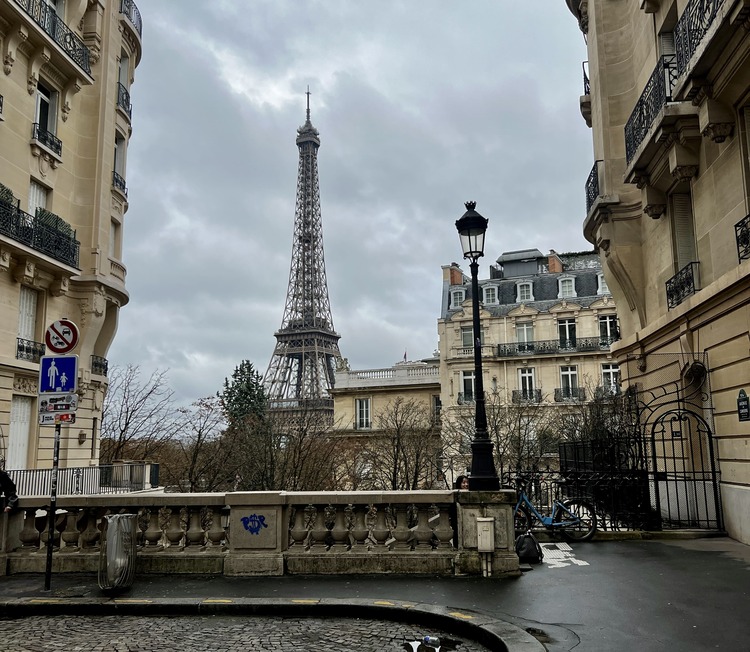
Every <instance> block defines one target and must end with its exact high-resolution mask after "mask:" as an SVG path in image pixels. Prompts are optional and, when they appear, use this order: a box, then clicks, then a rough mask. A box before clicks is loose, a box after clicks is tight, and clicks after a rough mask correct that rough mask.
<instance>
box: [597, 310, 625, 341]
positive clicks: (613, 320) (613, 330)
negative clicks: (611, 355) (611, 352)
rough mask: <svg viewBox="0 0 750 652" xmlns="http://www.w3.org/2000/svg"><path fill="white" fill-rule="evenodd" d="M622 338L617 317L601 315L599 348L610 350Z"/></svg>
mask: <svg viewBox="0 0 750 652" xmlns="http://www.w3.org/2000/svg"><path fill="white" fill-rule="evenodd" d="M619 337H620V334H619V332H618V329H617V317H616V316H615V315H599V346H601V347H603V348H609V345H610V344H612V342H614V341H615V340H617V339H618V338H619Z"/></svg>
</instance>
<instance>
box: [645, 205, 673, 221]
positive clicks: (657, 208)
mask: <svg viewBox="0 0 750 652" xmlns="http://www.w3.org/2000/svg"><path fill="white" fill-rule="evenodd" d="M666 210H667V206H666V205H665V204H646V206H644V207H643V212H644V213H646V215H648V216H649V217H650V218H651V219H653V220H658V219H659V218H660V217H661V216H662V215H664V213H665V212H666Z"/></svg>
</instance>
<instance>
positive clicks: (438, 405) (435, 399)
mask: <svg viewBox="0 0 750 652" xmlns="http://www.w3.org/2000/svg"><path fill="white" fill-rule="evenodd" d="M442 409H443V404H442V402H441V401H440V396H438V395H437V394H433V396H432V419H433V421H435V422H436V423H438V422H439V421H440V413H441V412H442Z"/></svg>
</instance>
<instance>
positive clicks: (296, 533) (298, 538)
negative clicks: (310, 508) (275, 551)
mask: <svg viewBox="0 0 750 652" xmlns="http://www.w3.org/2000/svg"><path fill="white" fill-rule="evenodd" d="M306 511H307V509H306V508H305V507H302V505H297V506H296V507H295V508H294V527H292V529H291V530H290V531H289V534H290V536H291V538H292V546H300V547H302V548H304V547H305V539H307V534H308V532H307V527H305V516H306Z"/></svg>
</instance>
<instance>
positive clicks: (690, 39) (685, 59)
mask: <svg viewBox="0 0 750 652" xmlns="http://www.w3.org/2000/svg"><path fill="white" fill-rule="evenodd" d="M723 3H724V0H691V1H690V2H688V4H687V6H686V7H685V11H683V12H682V16H680V19H679V20H678V21H677V24H676V25H675V28H674V45H675V51H676V53H677V54H676V56H677V74H678V75H681V74H682V73H684V72H685V70H686V69H687V67H688V64H689V63H690V59H691V57H692V56H693V54H694V53H695V51H696V50H697V49H698V46H699V45H700V42H701V41H702V40H703V37H704V36H705V35H706V32H707V31H708V28H709V27H711V24H712V23H713V22H714V19H715V18H716V14H717V13H718V12H719V7H721V5H722V4H723Z"/></svg>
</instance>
